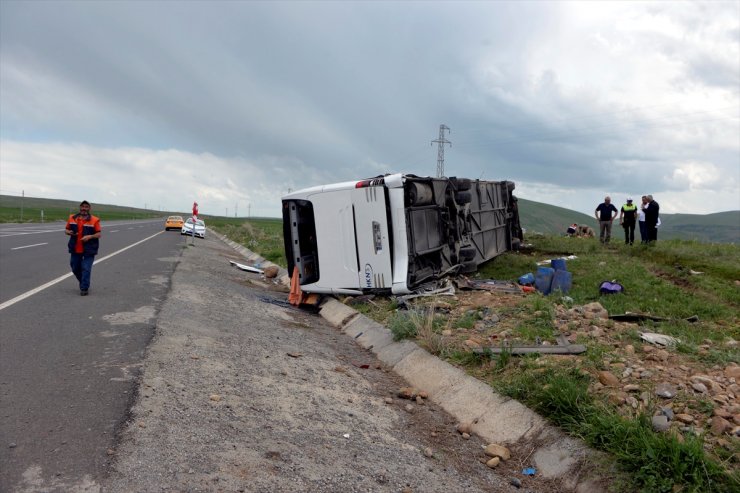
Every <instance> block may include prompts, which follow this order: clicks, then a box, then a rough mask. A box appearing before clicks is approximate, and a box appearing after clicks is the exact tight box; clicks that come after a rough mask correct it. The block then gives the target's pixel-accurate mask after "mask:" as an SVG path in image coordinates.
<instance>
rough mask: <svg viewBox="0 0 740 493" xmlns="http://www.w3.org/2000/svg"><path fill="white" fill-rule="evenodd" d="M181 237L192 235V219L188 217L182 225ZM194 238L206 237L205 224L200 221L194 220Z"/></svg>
mask: <svg viewBox="0 0 740 493" xmlns="http://www.w3.org/2000/svg"><path fill="white" fill-rule="evenodd" d="M180 234H181V235H188V236H192V235H193V218H192V217H189V218H187V220H185V222H184V223H183V225H182V229H181V230H180ZM195 236H197V237H199V238H205V237H206V223H204V222H203V220H202V219H196V220H195Z"/></svg>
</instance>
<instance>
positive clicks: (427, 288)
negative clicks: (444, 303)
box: [396, 279, 455, 306]
mask: <svg viewBox="0 0 740 493" xmlns="http://www.w3.org/2000/svg"><path fill="white" fill-rule="evenodd" d="M422 296H455V286H453V285H452V283H451V282H450V280H449V279H442V280H439V281H433V282H429V283H426V284H422V285H421V286H419V287H418V288H417V289H416V290H415V291H414V292H413V293H411V294H406V295H403V296H396V301H398V305H399V306H402V305H406V302H407V301H408V300H411V299H414V298H420V297H422Z"/></svg>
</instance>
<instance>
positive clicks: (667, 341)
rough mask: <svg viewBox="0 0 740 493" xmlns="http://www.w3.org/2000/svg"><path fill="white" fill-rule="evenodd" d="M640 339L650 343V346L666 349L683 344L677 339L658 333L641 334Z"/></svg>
mask: <svg viewBox="0 0 740 493" xmlns="http://www.w3.org/2000/svg"><path fill="white" fill-rule="evenodd" d="M640 339H642V340H643V341H646V342H649V343H650V344H655V345H656V346H664V347H670V346H675V345H676V344H678V343H679V342H681V341H680V340H679V339H676V338H675V337H672V336H667V335H665V334H658V333H656V332H640Z"/></svg>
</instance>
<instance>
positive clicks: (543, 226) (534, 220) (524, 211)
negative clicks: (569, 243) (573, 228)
mask: <svg viewBox="0 0 740 493" xmlns="http://www.w3.org/2000/svg"><path fill="white" fill-rule="evenodd" d="M519 220H520V221H521V223H522V227H523V228H524V229H526V230H527V232H528V233H535V232H536V233H544V234H551V235H562V234H565V230H566V229H568V226H570V225H571V224H573V223H577V224H588V225H589V226H591V227H592V228H593V227H594V225H595V220H594V218H593V216H588V215H586V214H583V213H581V212H577V211H573V210H570V209H565V208H564V207H558V206H556V205H550V204H543V203H542V202H535V201H533V200H527V199H519Z"/></svg>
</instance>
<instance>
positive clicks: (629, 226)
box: [619, 197, 637, 245]
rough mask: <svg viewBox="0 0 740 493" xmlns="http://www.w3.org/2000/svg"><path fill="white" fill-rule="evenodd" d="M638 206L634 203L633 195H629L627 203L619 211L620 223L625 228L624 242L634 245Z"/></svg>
mask: <svg viewBox="0 0 740 493" xmlns="http://www.w3.org/2000/svg"><path fill="white" fill-rule="evenodd" d="M636 219H637V206H636V205H635V204H633V203H632V197H627V203H626V204H624V205H623V206H622V209H621V210H620V211H619V224H621V225H622V227H623V228H624V244H625V245H632V244H633V243H634V242H635V223H636V222H637V221H636Z"/></svg>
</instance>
